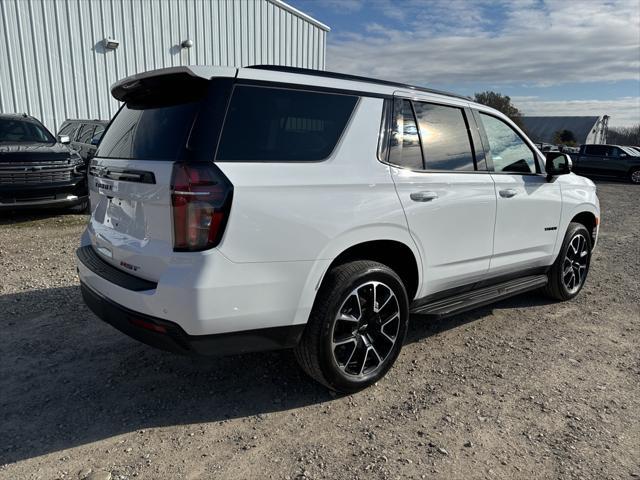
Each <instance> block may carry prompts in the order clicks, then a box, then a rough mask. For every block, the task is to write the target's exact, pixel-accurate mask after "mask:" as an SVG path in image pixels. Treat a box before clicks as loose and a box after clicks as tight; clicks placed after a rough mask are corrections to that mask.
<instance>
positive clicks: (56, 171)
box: [0, 114, 88, 211]
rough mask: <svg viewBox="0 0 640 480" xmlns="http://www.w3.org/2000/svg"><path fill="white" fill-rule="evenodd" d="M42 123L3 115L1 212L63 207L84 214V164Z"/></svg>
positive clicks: (0, 132) (0, 128) (65, 140)
mask: <svg viewBox="0 0 640 480" xmlns="http://www.w3.org/2000/svg"><path fill="white" fill-rule="evenodd" d="M68 143H69V137H68V136H64V135H63V136H60V137H58V138H57V139H56V138H54V136H53V135H52V134H51V133H50V132H49V130H47V129H46V127H45V126H44V125H42V123H40V122H39V121H38V120H36V119H35V118H33V117H30V116H28V115H25V114H0V210H11V209H15V208H20V207H26V208H28V207H42V206H60V207H67V206H68V207H74V208H75V209H77V210H80V211H82V210H85V209H86V206H87V203H88V199H87V196H88V191H87V174H86V166H85V162H84V161H83V160H82V158H81V157H80V155H78V154H77V153H76V152H74V151H73V150H72V149H71V148H70V147H69V145H68Z"/></svg>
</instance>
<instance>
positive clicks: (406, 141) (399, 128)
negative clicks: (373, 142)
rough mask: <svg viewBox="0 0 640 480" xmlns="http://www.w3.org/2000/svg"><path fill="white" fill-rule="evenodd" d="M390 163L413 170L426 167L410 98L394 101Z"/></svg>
mask: <svg viewBox="0 0 640 480" xmlns="http://www.w3.org/2000/svg"><path fill="white" fill-rule="evenodd" d="M389 163H392V164H393V165H398V166H399V167H405V168H411V169H412V170H422V169H423V167H424V164H423V162H422V149H421V148H420V136H419V135H418V126H417V124H416V119H415V117H414V115H413V108H412V107H411V102H409V101H408V100H399V99H398V100H395V101H394V112H393V124H392V130H391V145H390V149H389Z"/></svg>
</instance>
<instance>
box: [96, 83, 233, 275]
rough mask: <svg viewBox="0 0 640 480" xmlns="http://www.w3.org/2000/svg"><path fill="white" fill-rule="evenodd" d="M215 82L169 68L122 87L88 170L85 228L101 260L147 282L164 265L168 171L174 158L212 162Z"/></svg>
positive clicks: (168, 244)
mask: <svg viewBox="0 0 640 480" xmlns="http://www.w3.org/2000/svg"><path fill="white" fill-rule="evenodd" d="M220 81H222V80H220ZM216 82H217V80H205V79H203V78H200V77H194V76H190V75H186V74H183V73H182V74H168V75H164V76H162V75H159V76H155V77H146V78H145V80H139V81H137V83H136V82H132V86H131V87H130V88H129V89H127V90H126V97H125V101H126V103H125V105H124V106H123V107H122V108H121V109H120V111H119V112H118V113H117V115H116V116H115V117H114V119H113V120H112V122H111V124H110V126H109V128H108V129H107V131H106V132H105V135H104V137H103V138H102V141H101V143H100V146H99V148H98V150H97V152H96V156H95V158H94V159H93V160H92V161H91V165H90V168H89V188H90V198H91V210H92V213H91V219H90V223H89V227H88V232H89V234H90V238H91V243H92V245H93V246H94V248H95V250H96V251H97V252H98V253H99V254H100V255H101V257H102V258H103V259H104V260H105V261H106V262H108V263H111V264H112V265H114V266H115V267H117V268H120V269H122V270H125V271H127V272H128V273H131V274H133V275H136V276H139V277H141V278H145V279H147V280H151V281H158V280H159V278H160V276H161V275H162V273H163V271H164V270H165V268H166V267H167V265H168V262H169V261H170V259H171V257H172V255H173V251H174V241H173V223H172V221H173V217H172V188H171V183H172V171H173V168H174V165H176V164H177V163H178V162H179V163H180V164H187V163H191V162H207V161H208V162H212V161H213V157H214V148H215V142H216V141H217V138H218V132H219V125H216V123H215V122H214V121H212V120H211V119H212V117H215V118H218V117H219V118H220V120H219V121H220V122H221V121H222V118H223V113H224V103H222V104H221V105H220V104H217V103H215V102H216V101H218V100H219V98H218V97H219V96H224V95H225V93H224V92H223V91H222V89H221V88H218V87H217V84H216ZM229 82H231V81H230V80H229ZM218 92H221V93H218ZM220 112H222V113H220ZM199 122H200V123H199ZM92 130H93V126H92ZM187 193H188V192H187ZM185 195H186V194H185ZM194 195H196V194H194Z"/></svg>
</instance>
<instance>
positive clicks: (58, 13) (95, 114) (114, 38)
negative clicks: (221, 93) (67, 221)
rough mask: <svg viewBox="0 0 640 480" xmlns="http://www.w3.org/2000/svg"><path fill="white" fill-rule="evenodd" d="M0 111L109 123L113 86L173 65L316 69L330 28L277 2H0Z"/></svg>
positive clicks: (55, 122) (54, 124)
mask: <svg viewBox="0 0 640 480" xmlns="http://www.w3.org/2000/svg"><path fill="white" fill-rule="evenodd" d="M0 8H1V11H0V14H1V15H2V19H1V20H2V22H1V23H0V112H2V113H4V112H20V113H22V112H25V113H28V114H29V115H33V116H34V117H36V118H38V119H40V120H42V122H43V123H44V124H45V125H46V126H47V127H48V128H49V129H50V130H52V131H54V132H55V131H56V130H57V129H58V128H59V126H60V124H61V123H62V122H63V121H64V120H65V119H67V118H82V119H110V118H111V117H112V116H113V114H114V113H115V112H116V110H117V109H118V102H117V101H115V100H114V99H113V98H112V97H111V95H110V92H109V88H110V86H111V85H112V84H113V83H114V82H115V81H116V80H118V79H121V78H123V77H126V76H128V75H133V74H134V73H139V72H143V71H146V70H153V69H156V68H163V67H170V66H176V65H228V66H244V65H252V64H275V65H288V66H296V67H305V68H316V69H324V66H325V47H326V38H327V32H328V31H329V27H327V26H326V25H324V24H322V23H320V22H318V21H317V20H315V19H313V18H311V17H310V16H308V15H306V14H304V13H302V12H300V11H299V10H296V9H295V8H293V7H291V6H289V5H288V4H286V3H284V2H282V1H281V0H0Z"/></svg>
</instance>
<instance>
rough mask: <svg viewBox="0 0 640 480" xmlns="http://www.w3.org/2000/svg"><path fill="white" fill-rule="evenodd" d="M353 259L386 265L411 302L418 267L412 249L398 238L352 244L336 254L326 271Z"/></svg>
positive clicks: (416, 290) (418, 283) (417, 278)
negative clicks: (398, 279)
mask: <svg viewBox="0 0 640 480" xmlns="http://www.w3.org/2000/svg"><path fill="white" fill-rule="evenodd" d="M353 260H371V261H374V262H379V263H381V264H383V265H386V266H387V267H389V268H390V269H392V270H393V271H394V272H396V273H397V274H398V276H399V277H400V279H401V280H402V282H403V283H404V284H405V288H406V289H407V295H408V297H409V301H410V302H411V301H412V300H413V298H414V297H415V295H416V293H417V292H418V288H419V285H420V267H419V265H420V264H419V261H418V259H417V258H416V255H415V253H414V252H413V250H412V249H411V248H410V247H409V246H408V245H407V244H405V243H403V242H401V241H398V240H390V239H384V240H370V241H366V242H361V243H358V244H355V245H352V246H350V247H348V248H347V249H345V250H344V251H342V252H341V253H340V254H339V255H338V256H336V257H335V258H334V259H333V261H332V262H331V264H330V265H329V267H328V268H327V271H329V270H330V269H332V268H333V267H335V266H337V265H342V264H344V263H347V262H350V261H353Z"/></svg>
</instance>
